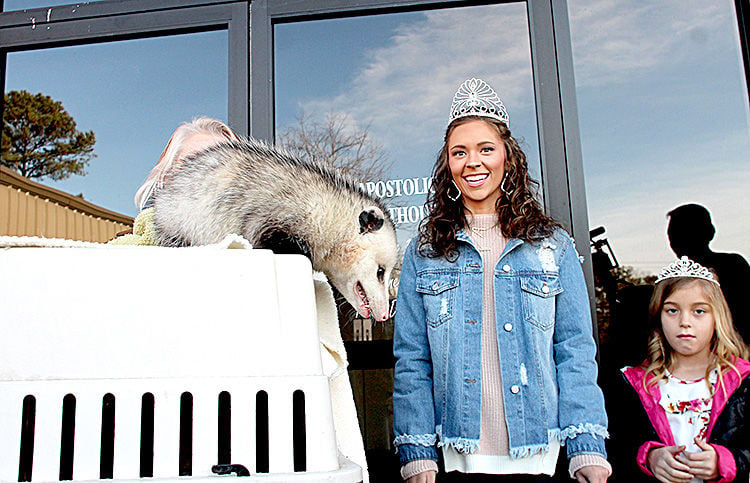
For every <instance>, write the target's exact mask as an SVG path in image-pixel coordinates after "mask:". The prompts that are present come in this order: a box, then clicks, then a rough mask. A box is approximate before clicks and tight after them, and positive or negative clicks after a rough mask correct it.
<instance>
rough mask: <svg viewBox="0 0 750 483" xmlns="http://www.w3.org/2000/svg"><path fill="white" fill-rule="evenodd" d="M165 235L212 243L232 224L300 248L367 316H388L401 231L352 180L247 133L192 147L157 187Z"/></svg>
mask: <svg viewBox="0 0 750 483" xmlns="http://www.w3.org/2000/svg"><path fill="white" fill-rule="evenodd" d="M154 208H155V223H156V234H157V238H158V240H159V243H160V244H161V245H166V246H189V245H206V244H210V243H217V242H219V241H221V240H222V239H223V238H224V237H225V236H226V235H229V234H232V233H236V234H240V235H242V236H243V237H245V238H246V239H247V240H249V241H250V243H252V244H253V246H254V247H256V248H270V249H271V250H273V251H274V252H276V253H302V254H304V255H306V256H307V257H308V258H310V260H311V262H312V266H313V268H314V269H316V270H320V271H323V272H324V273H325V274H326V275H327V276H328V278H329V279H330V280H331V282H332V283H333V285H334V286H335V287H336V288H337V289H338V291H339V292H341V294H342V295H343V296H344V297H345V298H346V299H347V300H348V301H349V303H351V304H352V306H353V307H354V308H355V309H357V311H358V312H359V313H360V314H361V315H362V316H364V317H368V316H371V317H372V318H374V319H375V320H386V319H387V318H388V281H389V280H390V275H391V270H392V269H393V266H394V264H395V263H396V257H397V251H398V249H397V245H396V232H395V228H394V225H393V222H392V220H391V219H390V217H389V216H388V211H387V210H386V208H385V207H384V206H383V205H382V204H381V203H380V202H379V201H378V200H377V199H375V198H373V197H371V196H369V195H368V194H367V193H366V192H365V191H364V190H363V189H362V188H360V187H359V186H358V184H357V183H355V182H354V180H352V179H350V178H349V177H348V176H345V175H343V174H342V173H340V172H339V171H336V170H334V169H332V168H329V167H327V166H323V165H320V164H315V163H310V162H306V161H304V160H303V159H301V158H300V157H298V156H295V155H293V154H291V153H289V152H286V151H284V150H281V149H278V148H275V147H272V146H270V145H268V144H266V143H263V142H260V141H257V140H253V139H243V140H240V141H235V142H231V143H223V144H219V145H217V146H214V147H211V148H208V149H206V150H204V151H200V152H198V153H195V154H194V155H192V156H190V157H189V158H187V159H185V160H184V161H183V162H181V163H180V164H179V165H178V166H177V167H175V169H174V170H173V171H172V172H171V173H170V174H169V175H168V176H167V178H166V179H165V182H164V187H163V188H161V189H160V190H159V191H157V192H156V194H155V195H154Z"/></svg>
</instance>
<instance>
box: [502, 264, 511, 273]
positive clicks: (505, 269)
mask: <svg viewBox="0 0 750 483" xmlns="http://www.w3.org/2000/svg"><path fill="white" fill-rule="evenodd" d="M503 272H506V273H507V272H510V265H503Z"/></svg>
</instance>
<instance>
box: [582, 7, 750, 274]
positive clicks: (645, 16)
mask: <svg viewBox="0 0 750 483" xmlns="http://www.w3.org/2000/svg"><path fill="white" fill-rule="evenodd" d="M568 8H569V12H570V19H571V32H572V40H573V53H574V63H575V69H576V85H577V94H578V96H577V97H578V107H579V117H580V123H581V137H582V144H583V156H584V169H585V174H586V190H587V197H588V207H589V218H590V219H589V222H590V225H591V226H592V227H595V226H599V225H604V226H605V227H606V229H607V232H608V237H609V240H610V243H611V244H612V246H613V249H614V251H615V254H616V255H617V257H618V259H619V261H620V262H621V263H623V264H626V265H633V266H636V267H638V268H640V269H642V270H644V271H653V270H655V269H657V268H658V267H660V266H662V265H664V264H665V263H666V262H668V261H670V260H671V259H672V258H673V257H674V255H673V254H672V253H671V251H670V250H669V247H668V243H667V240H666V234H665V232H666V217H665V215H666V213H667V212H668V211H669V210H671V209H673V208H675V207H676V206H679V205H681V204H684V203H689V202H694V203H700V204H703V205H704V206H706V207H707V208H708V209H709V210H710V211H711V213H712V215H713V220H714V224H715V225H716V227H717V235H716V238H715V240H714V242H713V243H712V248H713V249H714V250H718V251H735V252H737V251H739V252H743V253H748V243H747V235H746V233H747V229H748V209H747V206H746V205H745V203H744V201H742V202H738V201H739V200H745V199H747V195H746V191H747V187H748V186H750V183H749V181H750V169H749V168H750V163H749V162H748V156H747V153H748V151H750V149H749V148H750V138H749V137H748V133H749V131H748V112H747V108H748V102H747V98H746V93H747V90H746V87H745V80H744V75H743V73H742V72H741V70H740V68H741V60H740V59H739V54H738V45H737V33H736V29H737V24H736V19H735V17H734V5H733V2H731V1H729V0H722V1H720V2H702V1H686V0H671V1H660V2H638V3H634V2H620V1H617V0H599V1H597V2H591V1H589V0H569V2H568ZM592 26H597V28H591V27H592Z"/></svg>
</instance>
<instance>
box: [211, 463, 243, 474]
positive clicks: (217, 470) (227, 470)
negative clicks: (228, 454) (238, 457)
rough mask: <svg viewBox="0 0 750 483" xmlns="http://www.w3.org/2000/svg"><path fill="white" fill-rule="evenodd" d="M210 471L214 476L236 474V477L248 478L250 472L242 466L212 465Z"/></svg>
mask: <svg viewBox="0 0 750 483" xmlns="http://www.w3.org/2000/svg"><path fill="white" fill-rule="evenodd" d="M211 471H212V472H213V473H214V474H216V475H230V474H232V473H237V476H250V472H249V471H248V470H247V468H245V467H244V466H242V465H229V464H221V465H213V466H212V467H211Z"/></svg>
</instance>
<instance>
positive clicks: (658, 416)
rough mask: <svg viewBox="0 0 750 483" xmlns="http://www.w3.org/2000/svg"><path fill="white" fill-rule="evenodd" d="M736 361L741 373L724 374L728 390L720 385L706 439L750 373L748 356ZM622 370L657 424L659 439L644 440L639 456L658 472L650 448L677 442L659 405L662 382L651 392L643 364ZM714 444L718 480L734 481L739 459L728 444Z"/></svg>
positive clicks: (644, 466)
mask: <svg viewBox="0 0 750 483" xmlns="http://www.w3.org/2000/svg"><path fill="white" fill-rule="evenodd" d="M734 363H735V366H736V367H737V370H738V371H739V372H740V375H739V376H738V375H737V373H736V372H734V371H732V370H730V371H728V372H727V373H726V374H724V375H723V376H722V377H723V382H724V387H725V388H726V391H722V390H721V389H719V390H717V391H716V394H714V398H713V401H712V404H711V418H710V420H709V423H708V430H707V432H706V440H709V439H710V438H711V430H712V429H713V427H714V424H715V423H716V419H717V418H718V417H719V415H720V414H721V411H722V410H723V409H724V406H725V405H726V403H727V400H728V399H729V397H730V396H731V395H732V393H733V392H734V391H735V390H736V389H737V388H738V387H739V386H740V384H741V383H742V381H743V380H744V379H745V377H747V376H748V374H750V362H748V361H746V360H744V359H737V360H735V362H734ZM622 372H623V374H624V375H625V378H626V379H627V381H628V383H630V385H631V386H632V387H633V389H635V392H636V393H637V394H638V398H639V399H640V401H641V404H643V409H645V411H646V414H647V415H648V419H649V421H650V422H651V425H652V426H653V427H654V430H655V431H656V434H657V435H658V436H659V441H646V442H645V443H643V444H642V445H641V446H640V448H639V449H638V455H637V457H636V459H637V463H638V466H640V468H641V470H642V471H643V472H644V473H646V474H647V475H650V476H654V475H653V473H651V471H650V470H649V469H648V466H647V458H648V452H649V451H650V450H651V449H652V448H658V447H662V446H675V441H674V437H673V436H672V430H671V428H670V427H669V422H667V415H666V413H665V412H664V409H663V408H662V407H661V406H660V405H659V399H660V398H661V391H660V389H659V386H658V385H656V386H651V387H650V389H649V392H647V391H646V390H645V389H644V387H643V374H644V373H645V368H644V366H643V365H641V366H638V367H628V368H625V369H623V371H622ZM711 446H713V447H714V449H715V450H716V455H717V457H718V465H719V475H720V476H721V477H720V479H719V480H718V482H719V483H724V482H730V481H734V478H735V476H736V474H737V465H736V463H735V460H734V456H733V455H732V453H731V452H730V451H729V450H728V449H727V448H725V447H724V446H721V445H719V444H713V443H712V444H711Z"/></svg>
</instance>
